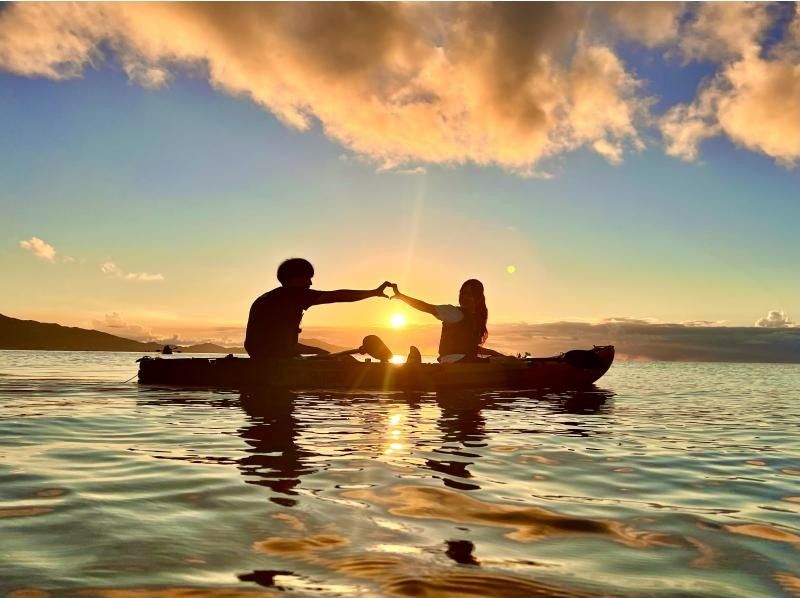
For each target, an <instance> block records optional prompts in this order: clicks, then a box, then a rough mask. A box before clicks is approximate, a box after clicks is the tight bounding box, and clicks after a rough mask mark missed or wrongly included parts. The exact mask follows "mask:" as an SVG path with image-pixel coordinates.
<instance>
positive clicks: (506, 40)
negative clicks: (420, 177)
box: [0, 2, 800, 176]
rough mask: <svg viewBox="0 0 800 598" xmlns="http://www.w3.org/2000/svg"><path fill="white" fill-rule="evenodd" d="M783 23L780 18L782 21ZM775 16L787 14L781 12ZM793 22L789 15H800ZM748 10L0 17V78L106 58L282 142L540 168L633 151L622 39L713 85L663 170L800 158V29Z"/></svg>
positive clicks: (632, 97) (161, 8) (678, 124)
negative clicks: (199, 87)
mask: <svg viewBox="0 0 800 598" xmlns="http://www.w3.org/2000/svg"><path fill="white" fill-rule="evenodd" d="M787 7H788V5H787ZM783 10H784V12H785V11H786V10H789V9H788V8H785V9H783ZM794 10H795V13H797V9H796V7H795V8H794ZM778 12H780V11H776V10H773V9H771V8H770V7H769V6H768V5H766V4H760V3H697V4H695V3H691V4H683V3H662V2H654V3H616V2H609V3H598V4H591V3H533V4H529V3H500V4H486V3H348V2H341V3H338V2H337V3H316V4H306V3H264V4H261V3H257V4H250V3H243V4H218V3H199V4H195V3H152V4H151V3H145V4H138V3H133V4H128V3H119V4H112V3H107V4H106V3H91V4H89V3H87V4H37V3H22V4H12V5H10V6H7V7H5V8H4V9H2V10H0V69H5V70H8V71H11V72H13V73H17V74H20V75H24V76H36V77H49V78H52V79H67V78H72V77H78V76H80V75H81V74H82V72H83V71H84V69H85V68H87V67H96V66H97V65H98V64H100V63H101V61H102V60H103V59H104V51H106V50H108V51H110V52H111V53H113V55H114V56H115V58H116V59H117V60H118V61H119V63H120V64H121V65H122V68H123V69H124V71H125V72H126V73H127V75H128V77H129V78H130V79H131V81H134V82H136V83H138V84H140V85H143V86H145V87H148V88H156V87H160V86H163V85H165V84H167V83H168V81H169V79H170V77H171V76H172V73H173V72H174V71H176V70H178V69H184V70H190V71H192V72H194V73H198V72H199V73H202V74H203V75H204V76H206V77H207V78H208V80H209V82H210V83H211V84H212V85H213V86H215V87H216V88H218V89H220V90H222V91H224V92H226V93H229V94H232V95H236V96H242V97H245V98H249V99H250V100H252V101H254V102H256V103H257V104H259V105H260V106H262V107H263V108H264V109H265V110H267V111H269V112H271V113H273V114H275V115H276V116H277V117H278V118H279V119H280V120H281V121H283V122H284V123H285V124H286V125H287V126H290V127H295V128H298V129H301V130H305V129H308V128H310V127H312V126H316V125H319V126H321V128H322V129H323V130H324V132H325V134H326V135H328V136H329V137H330V138H331V139H333V140H335V141H336V142H338V143H340V144H341V145H342V146H344V147H345V148H347V149H348V150H350V151H351V152H353V153H355V154H358V155H359V156H362V157H366V158H367V159H370V160H372V161H374V162H375V163H376V164H378V165H379V167H381V168H383V169H387V168H397V169H400V170H405V171H413V168H414V167H416V166H418V165H421V164H425V163H439V164H454V163H456V164H458V163H466V162H472V163H476V164H481V165H488V164H495V165H499V166H501V167H504V168H506V169H508V170H511V171H513V172H517V173H519V174H523V175H530V176H547V173H546V172H542V170H541V163H542V161H543V160H545V159H546V158H548V157H553V156H557V155H559V154H562V153H564V152H568V151H572V150H575V149H578V148H588V149H591V150H593V151H595V152H597V153H599V154H600V155H602V156H604V157H605V158H606V159H607V160H609V161H610V162H612V163H619V162H620V161H622V160H623V158H624V155H625V153H626V152H629V151H638V150H640V149H642V148H643V147H644V143H643V140H642V139H643V135H642V132H641V131H642V129H643V128H645V127H647V126H650V125H651V124H652V123H653V122H654V121H653V120H652V118H651V115H650V113H649V112H650V107H651V106H652V104H653V102H652V99H650V98H648V97H646V96H645V95H644V92H643V89H644V86H643V85H642V82H641V81H640V80H639V79H638V77H637V76H634V75H633V74H632V73H631V71H630V70H629V69H628V68H627V67H626V65H625V64H624V62H623V61H622V60H621V58H620V56H619V55H618V53H617V51H616V50H615V44H616V43H617V42H618V41H620V40H622V39H628V40H634V41H636V42H639V43H641V44H644V45H645V46H648V47H651V48H660V49H663V51H664V52H665V53H666V55H667V57H668V58H671V59H673V60H674V59H676V58H678V57H682V58H683V59H684V60H687V61H688V60H703V61H710V62H712V63H715V64H717V65H718V71H717V73H716V75H715V76H714V77H712V79H711V80H710V81H709V82H706V83H704V84H703V85H702V86H701V88H700V89H699V90H698V94H697V97H696V98H695V100H693V101H692V102H689V103H686V104H680V105H677V106H673V107H671V108H669V109H667V111H666V112H665V113H664V114H663V115H661V116H660V117H659V118H658V119H656V122H657V124H658V125H659V127H660V129H661V132H662V134H663V137H664V140H665V144H666V151H667V153H668V154H671V155H674V156H677V157H680V158H683V159H687V160H693V159H696V158H697V156H698V145H699V144H700V143H701V142H702V141H703V140H704V139H706V138H708V137H712V136H716V135H726V136H728V137H729V138H730V139H731V140H733V141H734V142H735V143H737V144H740V145H741V146H743V147H746V148H748V149H750V150H753V151H757V152H762V153H764V154H766V155H768V156H771V157H773V158H775V159H776V160H778V161H779V162H781V163H782V164H787V165H789V164H793V163H794V161H795V160H796V159H797V158H798V156H800V15H798V14H795V15H794V20H793V21H791V19H790V21H791V22H789V23H788V24H785V25H786V26H784V25H783V24H782V25H781V27H782V29H781V31H780V32H779V34H780V35H782V39H781V40H779V42H778V43H772V42H770V43H772V45H771V46H769V47H767V46H766V45H765V44H766V42H765V39H766V38H767V32H768V31H771V28H772V26H773V25H774V24H775V23H774V19H775V16H774V15H775V14H777V13H778Z"/></svg>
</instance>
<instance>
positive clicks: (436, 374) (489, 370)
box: [138, 345, 614, 391]
mask: <svg viewBox="0 0 800 598" xmlns="http://www.w3.org/2000/svg"><path fill="white" fill-rule="evenodd" d="M138 361H139V383H140V384H149V385H163V386H179V387H183V386H194V387H202V388H231V389H247V388H263V387H268V388H284V389H290V390H298V391H299V390H379V391H389V390H422V391H428V390H431V391H432V390H438V389H447V388H480V389H493V390H504V389H537V388H579V387H582V386H588V385H591V384H592V383H594V382H595V381H597V380H598V379H599V378H600V377H601V376H602V375H603V374H605V373H606V372H607V371H608V368H609V367H611V364H612V362H613V361H614V347H613V346H610V345H608V346H603V347H594V348H593V349H589V350H573V351H567V352H566V353H562V354H561V355H557V356H554V357H527V358H511V357H501V358H494V357H493V358H489V359H485V360H480V361H478V362H456V363H407V364H396V363H390V362H375V361H358V360H356V359H354V358H352V357H349V356H348V357H338V358H331V359H325V358H305V359H302V358H298V359H285V360H276V361H271V362H264V361H256V360H254V359H251V358H249V357H234V356H233V355H228V356H227V357H222V358H216V359H214V358H211V359H209V358H199V357H178V358H162V357H142V358H141V359H139V360H138Z"/></svg>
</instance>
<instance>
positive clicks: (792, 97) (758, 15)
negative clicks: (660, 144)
mask: <svg viewBox="0 0 800 598" xmlns="http://www.w3.org/2000/svg"><path fill="white" fill-rule="evenodd" d="M767 8H768V7H767V5H765V4H743V3H724V4H723V3H719V4H718V3H710V4H703V5H701V6H700V8H699V9H698V12H697V15H696V18H695V20H694V21H693V22H692V24H691V25H689V30H688V33H687V36H686V38H685V39H684V41H683V42H682V50H683V52H684V55H685V56H686V57H687V58H689V59H716V60H721V61H722V66H721V68H720V69H719V71H718V72H717V74H716V76H715V77H714V78H713V79H712V80H711V81H710V82H708V83H706V84H705V85H704V86H703V88H702V89H701V90H700V92H699V94H698V96H697V97H696V98H695V100H694V101H693V102H691V103H689V104H681V105H678V106H674V107H672V108H671V109H670V110H669V111H668V112H667V113H666V114H665V115H664V117H663V118H662V119H661V130H662V133H663V135H664V138H665V140H666V143H667V153H669V154H671V155H674V156H677V157H680V158H683V159H685V160H693V159H695V158H696V157H697V155H698V144H699V143H700V142H701V141H703V140H704V139H706V138H708V137H712V136H716V135H720V134H725V135H727V136H728V137H729V138H730V139H731V140H733V141H734V142H735V143H737V144H739V145H741V146H743V147H746V148H747V149H750V150H754V151H758V152H761V153H764V154H766V155H768V156H770V157H772V158H774V159H775V160H776V161H778V162H779V163H781V164H784V165H786V166H792V165H793V164H794V163H795V162H796V160H797V159H798V158H800V12H798V11H797V8H796V7H795V15H794V18H793V20H792V22H791V23H790V24H789V25H788V26H787V28H786V32H785V35H784V39H783V40H782V41H781V43H779V44H776V45H775V46H774V47H772V48H771V49H769V51H766V50H765V48H764V46H763V42H762V38H763V37H765V35H766V32H767V29H768V28H769V27H770V26H771V25H772V21H771V20H770V16H769V14H770V13H769V12H768V10H767Z"/></svg>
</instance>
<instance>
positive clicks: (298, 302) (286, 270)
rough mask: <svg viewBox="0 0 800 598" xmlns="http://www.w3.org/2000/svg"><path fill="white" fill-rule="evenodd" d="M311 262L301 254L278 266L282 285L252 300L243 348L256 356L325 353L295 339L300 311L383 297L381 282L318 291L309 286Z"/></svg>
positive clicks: (312, 272)
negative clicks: (359, 287)
mask: <svg viewBox="0 0 800 598" xmlns="http://www.w3.org/2000/svg"><path fill="white" fill-rule="evenodd" d="M313 277H314V266H312V265H311V262H309V261H308V260H304V259H302V258H291V259H288V260H286V261H284V262H283V263H282V264H281V265H280V266H278V281H279V282H280V283H281V286H279V287H278V288H275V289H272V290H271V291H269V292H267V293H264V294H263V295H261V296H260V297H259V298H258V299H256V300H255V301H254V302H253V305H252V307H251V308H250V316H249V318H248V319H247V333H246V335H245V341H244V348H245V350H246V351H247V352H248V353H249V354H250V357H254V358H256V359H286V358H291V357H297V356H299V355H300V354H301V353H313V354H316V355H324V354H326V353H327V351H325V350H324V349H320V348H318V347H311V346H308V345H302V344H300V342H299V341H298V338H299V335H300V332H301V330H300V321H301V320H302V319H303V312H304V311H305V310H307V309H308V308H309V307H311V306H312V305H322V304H325V303H349V302H352V301H361V300H362V299H368V298H369V297H386V298H387V299H388V296H387V295H385V294H384V290H385V289H386V288H387V287H388V286H390V284H389V283H388V282H384V283H383V284H381V285H380V286H379V287H378V288H376V289H373V290H367V291H354V290H347V289H340V290H338V291H317V290H315V289H312V288H311V279H312V278H313Z"/></svg>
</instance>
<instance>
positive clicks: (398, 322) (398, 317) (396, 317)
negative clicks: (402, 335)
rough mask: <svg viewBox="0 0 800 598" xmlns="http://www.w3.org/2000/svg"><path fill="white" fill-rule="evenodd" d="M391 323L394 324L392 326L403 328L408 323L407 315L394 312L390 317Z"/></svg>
mask: <svg viewBox="0 0 800 598" xmlns="http://www.w3.org/2000/svg"><path fill="white" fill-rule="evenodd" d="M389 323H390V324H391V325H392V328H402V327H403V326H405V325H406V317H405V316H404V315H403V314H401V313H394V314H392V317H391V318H390V319H389Z"/></svg>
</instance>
